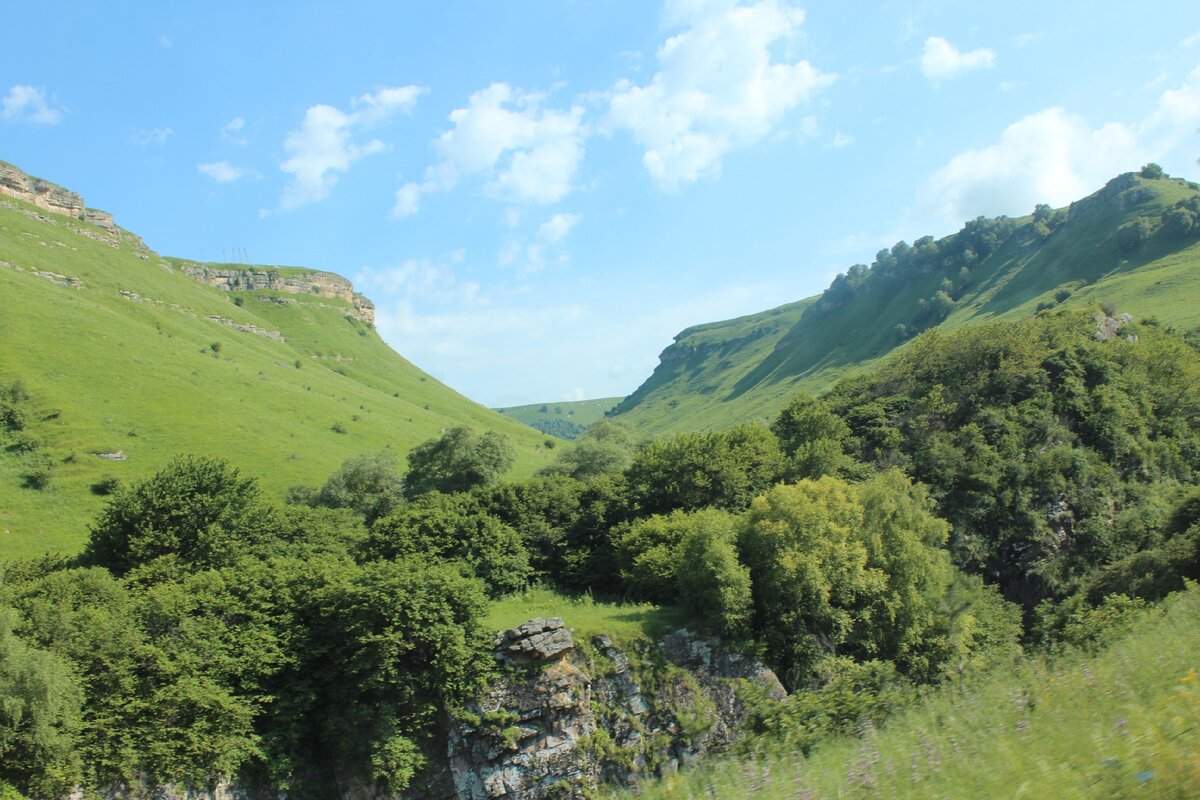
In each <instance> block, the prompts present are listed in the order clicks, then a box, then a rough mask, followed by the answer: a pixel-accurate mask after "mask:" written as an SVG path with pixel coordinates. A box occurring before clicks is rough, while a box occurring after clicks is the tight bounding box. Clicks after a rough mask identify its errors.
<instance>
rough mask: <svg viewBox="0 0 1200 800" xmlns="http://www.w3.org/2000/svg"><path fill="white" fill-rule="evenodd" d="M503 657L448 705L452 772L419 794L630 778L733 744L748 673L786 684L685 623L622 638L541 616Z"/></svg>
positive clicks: (776, 694) (579, 785) (527, 789)
mask: <svg viewBox="0 0 1200 800" xmlns="http://www.w3.org/2000/svg"><path fill="white" fill-rule="evenodd" d="M496 658H497V660H498V662H499V666H500V677H499V678H498V679H497V680H496V681H495V682H494V683H493V684H492V686H491V687H490V688H489V689H488V690H487V691H486V692H485V693H484V694H483V695H482V696H481V697H479V698H477V699H476V701H475V702H473V703H471V704H469V705H468V707H467V708H465V709H462V710H461V711H458V712H455V713H452V714H451V715H450V721H449V723H448V730H447V752H448V762H449V763H448V766H447V768H446V771H447V772H448V775H443V776H441V779H440V780H434V781H431V782H430V783H429V784H427V787H428V788H426V789H425V790H424V791H423V792H422V793H420V794H419V795H417V796H420V797H426V798H433V797H438V798H442V797H445V798H448V797H456V798H463V799H464V800H492V799H493V798H501V797H503V798H508V799H509V800H541V799H542V798H558V797H578V798H582V797H585V796H588V795H589V794H590V793H591V792H592V791H593V790H595V789H596V788H597V787H598V786H599V785H600V784H601V783H608V784H613V785H618V786H628V785H631V784H633V783H636V782H637V781H638V780H639V779H640V778H642V777H646V776H659V775H663V774H668V773H671V772H674V771H676V770H677V769H679V767H680V766H683V765H686V764H690V763H692V762H695V761H697V760H699V759H700V758H702V757H703V756H704V755H705V754H707V753H710V752H713V751H719V750H721V749H724V748H726V747H728V746H729V745H730V744H732V743H733V742H734V741H735V740H736V738H737V736H738V733H739V730H740V728H741V726H742V724H743V722H744V721H745V718H746V714H747V711H748V709H747V708H746V706H745V704H744V703H743V702H742V700H741V699H740V696H739V693H738V688H739V686H740V685H741V684H744V683H757V684H759V685H761V686H762V687H764V688H765V689H766V690H767V693H768V695H769V696H771V697H773V698H775V699H783V698H784V697H785V696H786V692H785V691H784V689H783V686H782V684H780V682H779V679H778V678H777V677H776V676H775V674H774V673H773V672H771V671H770V670H769V669H767V668H766V667H765V666H763V665H762V664H760V663H758V662H756V661H754V660H752V659H749V658H746V657H745V656H742V655H738V654H736V653H728V652H722V651H721V650H720V649H719V648H718V647H717V643H715V642H713V641H708V640H705V639H702V638H700V637H698V636H696V635H695V634H692V633H690V632H688V631H686V630H680V631H676V632H675V633H672V634H670V635H668V636H665V637H664V638H663V639H662V640H661V641H660V642H658V643H656V644H650V643H644V644H643V645H640V646H636V647H632V648H628V649H625V648H621V647H619V646H617V645H616V644H615V643H614V642H613V640H612V639H610V638H609V637H607V636H596V637H594V638H593V639H592V640H591V641H590V642H576V641H575V639H574V637H573V636H572V634H571V632H570V631H569V630H568V629H567V628H566V627H565V626H564V625H563V621H562V620H561V619H557V618H555V619H536V620H532V621H530V622H527V623H525V624H524V625H521V626H520V627H518V628H515V629H513V630H509V631H506V632H504V633H503V634H501V635H500V636H499V637H498V638H497V640H496ZM434 787H439V788H434Z"/></svg>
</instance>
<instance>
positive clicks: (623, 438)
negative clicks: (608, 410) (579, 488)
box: [541, 419, 635, 481]
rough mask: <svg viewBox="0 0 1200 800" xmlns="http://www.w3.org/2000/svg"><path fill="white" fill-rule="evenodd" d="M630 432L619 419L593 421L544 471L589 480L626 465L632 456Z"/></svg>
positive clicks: (543, 472)
mask: <svg viewBox="0 0 1200 800" xmlns="http://www.w3.org/2000/svg"><path fill="white" fill-rule="evenodd" d="M634 444H635V440H634V436H633V432H632V431H631V430H630V429H629V428H628V427H627V426H626V425H623V424H622V423H620V422H613V421H611V420H607V419H602V420H598V421H597V422H594V423H592V425H591V426H590V427H589V428H588V429H587V431H586V432H585V433H584V434H583V436H581V437H579V439H577V440H576V442H575V446H574V447H571V448H569V449H566V450H563V451H562V452H561V453H560V454H559V456H558V458H556V459H555V460H554V463H553V464H551V465H550V466H548V467H546V468H545V469H543V470H542V472H541V474H543V475H569V476H570V477H572V478H575V479H576V480H580V481H590V480H593V479H595V478H598V477H600V476H601V475H612V474H615V473H617V472H620V471H621V470H623V469H625V468H626V467H627V466H629V462H630V461H631V460H632V459H633V448H634Z"/></svg>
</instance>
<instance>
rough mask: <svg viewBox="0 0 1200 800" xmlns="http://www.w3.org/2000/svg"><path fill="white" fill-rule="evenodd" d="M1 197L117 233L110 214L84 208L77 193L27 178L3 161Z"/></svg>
mask: <svg viewBox="0 0 1200 800" xmlns="http://www.w3.org/2000/svg"><path fill="white" fill-rule="evenodd" d="M0 194H6V195H8V196H9V197H15V198H16V199H18V200H23V201H24V202H26V203H30V204H32V205H35V206H37V207H38V208H41V209H44V210H46V211H49V212H50V213H51V214H60V215H62V216H64V217H71V218H72V219H78V220H83V221H84V222H87V223H90V224H92V225H97V226H99V227H101V228H104V229H106V230H108V231H109V232H110V233H116V232H117V226H116V225H115V224H114V223H113V218H112V214H109V213H108V212H107V211H99V210H97V209H94V208H87V207H86V206H85V205H84V203H83V198H82V197H80V196H79V194H78V193H76V192H72V191H70V190H69V189H64V188H63V187H61V186H59V185H58V184H55V183H50V181H44V180H42V179H41V178H35V177H33V176H31V175H26V174H25V173H24V172H22V171H21V170H19V169H17V168H16V167H14V166H13V165H12V164H9V163H6V162H4V161H0Z"/></svg>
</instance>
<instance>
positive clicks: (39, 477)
mask: <svg viewBox="0 0 1200 800" xmlns="http://www.w3.org/2000/svg"><path fill="white" fill-rule="evenodd" d="M53 474H54V465H53V464H52V463H51V462H50V459H49V458H46V457H45V456H40V457H35V458H31V459H29V460H28V462H27V463H26V464H25V466H24V468H23V469H22V470H21V485H22V486H23V487H25V488H26V489H36V490H39V491H40V490H42V489H45V488H46V487H47V486H49V485H50V478H51V477H52V476H53Z"/></svg>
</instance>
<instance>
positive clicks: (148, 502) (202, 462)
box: [85, 456, 276, 575]
mask: <svg viewBox="0 0 1200 800" xmlns="http://www.w3.org/2000/svg"><path fill="white" fill-rule="evenodd" d="M275 526H276V516H275V512H274V510H273V509H272V508H271V507H270V506H268V505H266V504H265V503H263V502H262V500H261V497H260V493H259V489H258V483H257V482H256V481H255V480H254V479H253V478H243V477H241V474H240V473H239V472H238V470H237V469H235V468H234V467H231V466H230V465H229V464H228V463H227V462H225V461H222V460H220V459H213V458H202V457H196V456H184V457H182V458H177V459H175V460H173V461H171V462H169V463H168V464H167V465H166V466H165V467H163V468H162V469H161V470H160V471H159V472H158V473H156V474H155V475H154V476H153V477H151V478H149V479H147V480H144V481H142V482H141V483H138V484H137V485H135V486H133V487H131V488H129V489H127V490H124V491H121V492H119V493H118V494H117V495H115V496H114V497H113V499H112V500H111V501H110V502H109V504H108V505H107V506H105V508H104V510H103V511H102V512H101V513H100V517H99V519H97V521H96V523H95V525H93V526H92V530H91V538H90V539H89V541H88V545H87V550H86V552H85V560H87V561H88V562H89V563H92V564H98V565H101V566H104V567H107V568H108V569H110V570H112V572H113V573H114V574H116V575H124V574H125V573H127V572H129V571H130V570H131V569H133V568H134V567H137V566H139V565H143V564H148V563H149V562H151V561H153V560H155V559H158V558H160V557H171V558H173V559H174V560H175V561H177V563H179V564H181V565H183V566H184V567H186V568H205V567H218V566H222V565H224V564H227V563H229V562H230V561H232V559H233V558H234V556H235V555H236V554H237V553H238V552H239V551H242V550H243V549H244V548H246V547H247V546H248V545H251V544H254V543H255V542H258V541H260V540H262V539H263V538H265V537H266V536H268V535H270V533H271V532H272V531H273V530H274V528H275Z"/></svg>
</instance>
